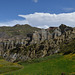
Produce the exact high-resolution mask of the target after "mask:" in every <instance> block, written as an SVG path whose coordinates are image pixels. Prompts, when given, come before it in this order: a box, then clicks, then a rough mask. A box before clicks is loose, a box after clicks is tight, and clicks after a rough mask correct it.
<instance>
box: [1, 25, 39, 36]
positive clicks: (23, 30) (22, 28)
mask: <svg viewBox="0 0 75 75" xmlns="http://www.w3.org/2000/svg"><path fill="white" fill-rule="evenodd" d="M35 30H40V28H36V27H31V26H30V25H28V24H25V25H19V24H17V25H15V26H13V27H0V37H4V36H5V37H7V36H8V35H9V36H17V35H24V36H26V34H28V33H33V32H34V31H35ZM3 34H4V35H3ZM5 34H6V35H5Z"/></svg>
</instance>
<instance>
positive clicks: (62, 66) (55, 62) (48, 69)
mask: <svg viewBox="0 0 75 75" xmlns="http://www.w3.org/2000/svg"><path fill="white" fill-rule="evenodd" d="M74 57H75V55H73V54H71V55H66V56H62V55H52V56H48V57H45V58H39V59H35V60H32V61H31V60H30V61H27V62H20V63H19V64H21V65H23V66H24V68H23V69H21V70H19V71H14V72H11V73H7V74H5V75H61V73H64V74H65V75H75V58H74ZM72 58H73V59H72Z"/></svg>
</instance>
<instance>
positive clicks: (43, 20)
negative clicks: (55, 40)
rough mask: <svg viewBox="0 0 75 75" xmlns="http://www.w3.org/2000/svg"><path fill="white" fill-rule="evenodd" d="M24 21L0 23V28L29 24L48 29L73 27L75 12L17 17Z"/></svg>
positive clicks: (74, 24)
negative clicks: (51, 27)
mask: <svg viewBox="0 0 75 75" xmlns="http://www.w3.org/2000/svg"><path fill="white" fill-rule="evenodd" d="M18 16H19V17H22V18H24V20H13V21H10V22H5V23H0V26H13V25H15V24H30V25H31V26H34V27H39V28H48V27H50V26H56V27H57V26H59V25H60V24H66V25H68V26H72V27H75V12H72V13H61V14H50V13H37V12H36V13H34V14H28V15H18Z"/></svg>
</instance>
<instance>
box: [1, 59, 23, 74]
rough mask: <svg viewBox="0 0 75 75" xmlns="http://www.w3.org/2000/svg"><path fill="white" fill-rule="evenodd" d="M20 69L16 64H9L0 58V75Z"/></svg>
mask: <svg viewBox="0 0 75 75" xmlns="http://www.w3.org/2000/svg"><path fill="white" fill-rule="evenodd" d="M21 68H22V66H20V65H19V64H17V63H10V62H7V61H5V60H4V59H2V58H0V74H2V73H7V72H10V71H15V70H19V69H21Z"/></svg>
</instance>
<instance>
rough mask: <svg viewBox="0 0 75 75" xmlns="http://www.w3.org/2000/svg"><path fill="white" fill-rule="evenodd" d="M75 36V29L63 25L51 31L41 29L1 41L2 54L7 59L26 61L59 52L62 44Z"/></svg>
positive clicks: (0, 53)
mask: <svg viewBox="0 0 75 75" xmlns="http://www.w3.org/2000/svg"><path fill="white" fill-rule="evenodd" d="M74 38H75V29H74V28H71V27H67V26H66V25H63V24H62V25H61V26H59V27H58V28H55V30H54V31H53V32H52V33H50V32H49V30H45V29H41V30H39V31H35V32H34V33H33V34H32V33H31V34H27V37H23V38H18V39H17V38H15V39H5V40H2V41H1V42H0V55H1V56H3V57H4V58H5V59H6V60H8V61H11V62H15V61H26V60H30V59H34V58H39V57H44V56H48V55H52V54H54V53H58V52H59V50H60V46H59V45H60V44H61V43H63V42H64V41H69V40H72V39H74Z"/></svg>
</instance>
